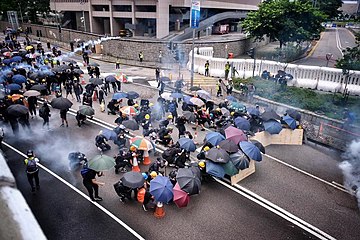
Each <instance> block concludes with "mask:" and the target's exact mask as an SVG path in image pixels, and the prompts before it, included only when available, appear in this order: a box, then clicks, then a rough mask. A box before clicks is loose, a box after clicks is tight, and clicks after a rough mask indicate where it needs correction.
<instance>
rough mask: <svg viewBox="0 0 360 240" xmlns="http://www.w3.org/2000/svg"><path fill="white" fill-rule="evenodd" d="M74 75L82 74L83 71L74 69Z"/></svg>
mask: <svg viewBox="0 0 360 240" xmlns="http://www.w3.org/2000/svg"><path fill="white" fill-rule="evenodd" d="M74 73H77V74H79V75H80V74H84V71H83V70H81V69H78V68H76V69H74Z"/></svg>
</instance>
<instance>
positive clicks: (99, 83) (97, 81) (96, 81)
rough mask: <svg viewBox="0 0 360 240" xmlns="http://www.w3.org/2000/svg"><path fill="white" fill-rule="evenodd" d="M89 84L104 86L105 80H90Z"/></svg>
mask: <svg viewBox="0 0 360 240" xmlns="http://www.w3.org/2000/svg"><path fill="white" fill-rule="evenodd" d="M89 82H91V83H92V84H95V85H101V84H103V80H102V79H100V78H90V79H89Z"/></svg>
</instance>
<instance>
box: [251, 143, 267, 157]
mask: <svg viewBox="0 0 360 240" xmlns="http://www.w3.org/2000/svg"><path fill="white" fill-rule="evenodd" d="M251 142H252V143H253V144H254V145H255V146H257V147H258V149H259V150H260V152H262V153H263V154H265V147H264V145H262V143H261V142H259V141H256V140H251Z"/></svg>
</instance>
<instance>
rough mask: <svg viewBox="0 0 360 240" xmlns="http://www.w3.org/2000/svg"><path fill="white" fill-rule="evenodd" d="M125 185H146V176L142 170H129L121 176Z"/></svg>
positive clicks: (135, 186) (132, 186) (130, 186)
mask: <svg viewBox="0 0 360 240" xmlns="http://www.w3.org/2000/svg"><path fill="white" fill-rule="evenodd" d="M121 181H122V183H123V184H124V186H125V187H129V188H138V187H142V186H144V182H145V178H144V177H143V175H142V174H141V173H140V172H133V171H131V172H127V173H125V174H124V175H123V177H122V178H121Z"/></svg>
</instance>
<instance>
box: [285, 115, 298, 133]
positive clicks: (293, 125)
mask: <svg viewBox="0 0 360 240" xmlns="http://www.w3.org/2000/svg"><path fill="white" fill-rule="evenodd" d="M283 121H284V122H285V123H286V125H288V126H289V127H290V128H291V129H292V130H294V129H295V128H296V120H295V119H293V118H292V117H290V116H288V115H286V116H284V117H283Z"/></svg>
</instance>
